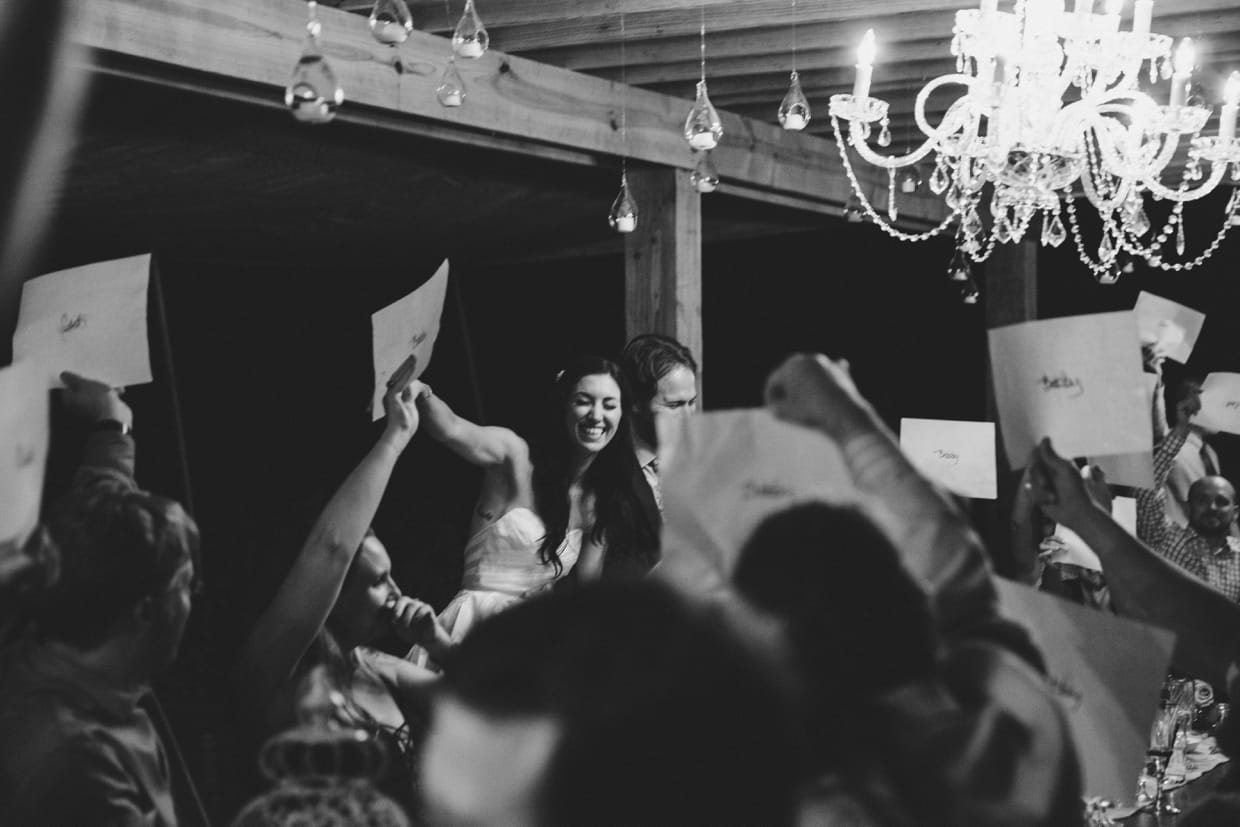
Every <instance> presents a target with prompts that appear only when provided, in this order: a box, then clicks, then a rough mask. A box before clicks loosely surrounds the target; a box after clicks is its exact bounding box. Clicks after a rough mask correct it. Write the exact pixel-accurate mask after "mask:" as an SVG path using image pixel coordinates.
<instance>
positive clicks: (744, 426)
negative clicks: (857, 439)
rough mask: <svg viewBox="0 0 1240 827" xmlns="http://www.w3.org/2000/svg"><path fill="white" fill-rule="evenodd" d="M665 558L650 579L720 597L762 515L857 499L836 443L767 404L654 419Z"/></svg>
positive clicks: (689, 590) (727, 588) (695, 592)
mask: <svg viewBox="0 0 1240 827" xmlns="http://www.w3.org/2000/svg"><path fill="white" fill-rule="evenodd" d="M659 457H660V482H661V485H662V489H663V559H662V560H661V561H660V563H659V564H658V565H657V566H656V567H655V570H654V573H655V576H657V577H660V578H662V579H664V580H666V581H668V582H670V583H672V584H673V585H675V586H677V587H679V588H681V589H683V590H685V591H687V592H689V593H691V594H694V595H698V596H704V597H726V596H728V594H729V591H730V585H729V583H730V580H731V576H732V570H733V568H734V566H735V565H736V560H737V557H738V555H739V554H740V551H741V548H742V547H743V546H744V544H745V542H746V541H747V540H748V539H749V536H750V535H751V534H752V533H753V530H754V529H755V528H756V527H757V526H758V524H759V523H761V522H762V520H763V519H764V518H766V517H767V516H769V515H771V514H773V513H775V512H778V511H782V510H784V509H786V508H789V507H790V506H793V505H797V504H800V503H805V502H811V501H826V502H834V503H845V502H857V501H858V500H859V497H860V495H859V493H858V492H857V490H856V488H855V487H854V486H853V483H852V476H851V474H849V472H848V469H847V467H846V466H845V465H844V460H843V457H841V455H840V453H839V449H838V448H837V447H836V446H835V443H833V442H832V441H831V440H829V439H827V438H826V437H825V436H823V435H822V434H819V433H818V432H816V431H812V430H810V429H808V428H803V427H800V426H798V425H790V424H788V423H786V422H782V421H780V420H778V419H776V418H775V417H774V416H773V415H771V414H770V413H769V412H768V411H766V410H765V409H760V408H759V409H753V410H735V411H720V412H712V413H703V414H697V415H695V416H691V417H685V418H678V419H675V420H673V421H671V422H661V423H660V432H659Z"/></svg>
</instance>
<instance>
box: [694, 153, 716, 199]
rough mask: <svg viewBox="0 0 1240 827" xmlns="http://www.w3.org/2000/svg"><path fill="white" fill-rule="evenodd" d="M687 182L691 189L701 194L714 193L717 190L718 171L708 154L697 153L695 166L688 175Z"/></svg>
mask: <svg viewBox="0 0 1240 827" xmlns="http://www.w3.org/2000/svg"><path fill="white" fill-rule="evenodd" d="M689 181H690V182H691V183H692V184H693V188H694V189H695V190H697V191H698V192H701V193H708V192H714V191H715V190H717V189H719V170H718V169H716V168H715V162H714V161H712V160H711V158H710V152H709V151H704V152H699V153H698V160H697V165H696V166H695V167H694V168H693V172H691V173H689Z"/></svg>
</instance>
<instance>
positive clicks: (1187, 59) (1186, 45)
mask: <svg viewBox="0 0 1240 827" xmlns="http://www.w3.org/2000/svg"><path fill="white" fill-rule="evenodd" d="M1196 61H1197V52H1196V50H1195V49H1193V39H1192V38H1191V37H1186V38H1184V39H1182V40H1181V41H1180V45H1179V47H1178V48H1177V49H1176V50H1175V59H1174V63H1175V73H1176V74H1177V75H1188V74H1191V73H1192V71H1193V64H1194V63H1195V62H1196Z"/></svg>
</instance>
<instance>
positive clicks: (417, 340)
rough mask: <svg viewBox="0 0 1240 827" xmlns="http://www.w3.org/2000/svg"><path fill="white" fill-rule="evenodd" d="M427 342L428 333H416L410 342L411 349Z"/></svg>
mask: <svg viewBox="0 0 1240 827" xmlns="http://www.w3.org/2000/svg"><path fill="white" fill-rule="evenodd" d="M425 341H426V333H424V332H423V333H415V334H413V338H412V339H410V340H409V347H417V346H418V345H420V344H422V343H423V342H425Z"/></svg>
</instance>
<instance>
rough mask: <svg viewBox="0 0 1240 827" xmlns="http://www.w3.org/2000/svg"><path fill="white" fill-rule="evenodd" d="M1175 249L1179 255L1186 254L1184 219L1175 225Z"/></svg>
mask: <svg viewBox="0 0 1240 827" xmlns="http://www.w3.org/2000/svg"><path fill="white" fill-rule="evenodd" d="M1175 251H1176V253H1177V254H1178V255H1181V256H1182V255H1184V221H1183V220H1181V221H1179V222H1177V223H1176V225H1175Z"/></svg>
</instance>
